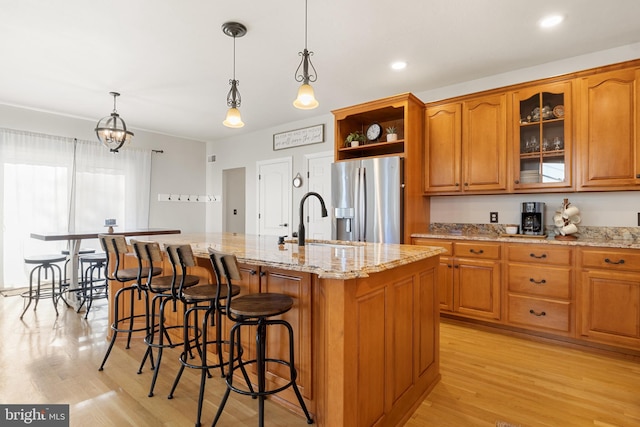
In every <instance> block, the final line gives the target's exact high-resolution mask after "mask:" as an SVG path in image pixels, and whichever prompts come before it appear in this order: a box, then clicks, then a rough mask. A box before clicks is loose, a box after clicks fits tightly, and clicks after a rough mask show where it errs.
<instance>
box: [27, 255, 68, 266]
mask: <svg viewBox="0 0 640 427" xmlns="http://www.w3.org/2000/svg"><path fill="white" fill-rule="evenodd" d="M66 259H67V257H66V256H64V255H57V254H48V255H31V256H26V257H24V262H25V263H26V264H52V263H54V262H62V261H64V260H66Z"/></svg>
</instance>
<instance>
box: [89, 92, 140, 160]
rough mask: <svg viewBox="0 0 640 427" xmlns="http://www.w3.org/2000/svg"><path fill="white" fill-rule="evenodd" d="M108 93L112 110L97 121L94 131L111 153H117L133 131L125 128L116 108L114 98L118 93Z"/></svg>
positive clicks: (127, 142) (127, 141) (125, 125)
mask: <svg viewBox="0 0 640 427" xmlns="http://www.w3.org/2000/svg"><path fill="white" fill-rule="evenodd" d="M109 94H110V95H111V96H113V112H112V113H111V115H109V116H107V117H103V118H102V119H100V121H98V124H97V125H96V128H95V131H96V135H97V136H98V141H100V142H102V143H103V144H104V146H105V147H107V148H108V149H109V151H111V152H112V153H117V152H118V150H120V149H121V148H122V147H123V146H124V145H125V144H126V145H128V144H129V142H131V137H132V136H133V132H131V131H129V130H127V124H126V123H125V122H124V120H122V118H121V117H120V116H119V115H118V111H117V110H116V98H117V97H119V96H120V94H119V93H118V92H109Z"/></svg>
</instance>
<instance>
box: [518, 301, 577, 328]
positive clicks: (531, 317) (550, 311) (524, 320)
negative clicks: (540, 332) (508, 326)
mask: <svg viewBox="0 0 640 427" xmlns="http://www.w3.org/2000/svg"><path fill="white" fill-rule="evenodd" d="M508 309H509V314H508V317H507V320H508V322H509V323H512V324H515V325H522V326H527V327H535V328H540V329H552V330H554V331H562V332H569V331H570V330H571V304H570V303H569V302H563V301H550V300H545V299H539V298H531V297H525V296H519V295H509V306H508Z"/></svg>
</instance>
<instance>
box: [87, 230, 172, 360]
mask: <svg viewBox="0 0 640 427" xmlns="http://www.w3.org/2000/svg"><path fill="white" fill-rule="evenodd" d="M98 240H99V241H100V245H101V246H102V249H103V250H104V251H105V253H106V257H107V261H106V263H105V267H104V276H105V277H106V278H107V280H110V281H114V282H119V283H123V284H124V283H127V282H132V283H131V284H130V285H125V286H123V287H122V288H120V289H118V291H116V293H115V295H114V297H113V301H112V305H113V322H112V323H111V331H112V334H111V341H110V342H109V347H107V351H106V353H105V355H104V359H103V360H102V363H101V364H100V367H99V368H98V370H99V371H102V370H103V369H104V365H105V363H106V362H107V359H108V358H109V354H111V349H112V348H113V345H114V344H115V342H116V338H117V337H118V333H119V332H124V333H126V334H127V346H126V347H125V348H126V349H129V348H130V346H131V335H132V334H133V333H134V332H144V336H147V335H148V333H149V294H148V292H147V288H146V286H145V285H144V283H143V281H142V278H143V277H149V276H158V275H160V274H162V269H161V268H160V267H154V266H153V265H152V264H150V265H148V266H143V264H142V262H140V261H138V267H135V268H121V264H122V263H123V259H121V258H124V256H125V255H126V254H128V253H130V252H131V251H130V249H129V246H128V245H127V241H126V239H125V237H124V236H123V235H113V234H99V235H98ZM136 295H137V297H138V300H141V299H144V307H143V309H142V313H140V312H139V311H136V307H135V304H134V302H135V297H136ZM127 297H128V299H129V311H128V312H122V313H121V312H120V304H121V303H122V302H124V301H126V299H125V298H127ZM123 300H124V301H123ZM137 319H143V320H144V324H143V325H142V326H138V325H135V323H134V321H135V320H137ZM152 364H153V361H152Z"/></svg>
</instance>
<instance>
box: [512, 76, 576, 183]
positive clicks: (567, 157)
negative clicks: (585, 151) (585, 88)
mask: <svg viewBox="0 0 640 427" xmlns="http://www.w3.org/2000/svg"><path fill="white" fill-rule="evenodd" d="M512 96H513V111H514V114H513V120H514V123H513V130H514V132H513V138H512V141H513V151H512V152H513V160H512V165H513V167H512V169H511V171H512V177H511V178H512V182H513V187H512V188H513V189H514V191H518V192H520V191H526V192H535V191H545V192H548V191H554V189H557V190H556V191H563V190H564V191H566V189H567V188H570V187H571V186H572V179H571V177H572V173H571V159H572V155H571V153H572V151H571V141H572V137H571V129H572V126H571V100H572V98H571V82H570V81H568V82H561V83H556V84H547V85H542V86H535V87H527V88H523V89H520V90H516V91H514V92H512Z"/></svg>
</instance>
